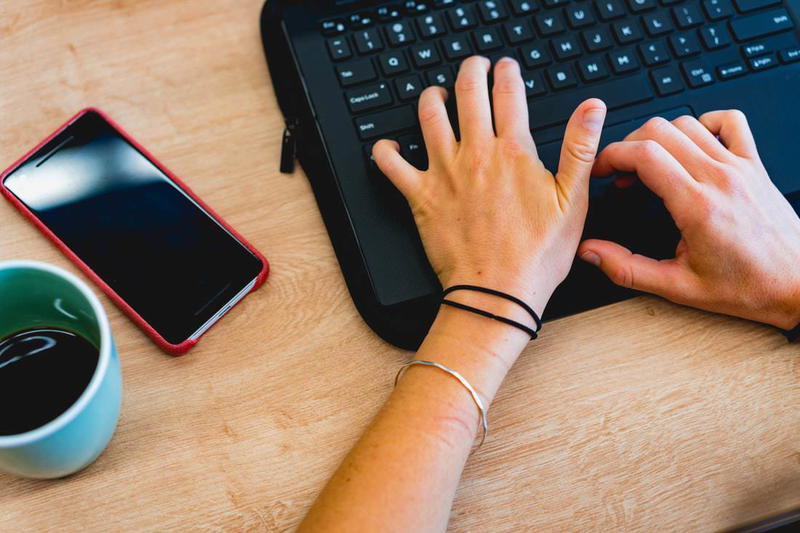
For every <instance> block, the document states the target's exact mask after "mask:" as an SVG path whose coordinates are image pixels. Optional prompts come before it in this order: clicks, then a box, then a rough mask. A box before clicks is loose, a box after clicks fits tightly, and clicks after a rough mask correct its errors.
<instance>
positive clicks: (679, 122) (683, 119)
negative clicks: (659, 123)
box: [672, 115, 697, 127]
mask: <svg viewBox="0 0 800 533" xmlns="http://www.w3.org/2000/svg"><path fill="white" fill-rule="evenodd" d="M695 122H697V119H696V118H694V117H693V116H691V115H681V116H679V117H678V118H676V119H675V120H673V121H672V123H673V124H675V125H676V126H678V127H691V126H694V124H695Z"/></svg>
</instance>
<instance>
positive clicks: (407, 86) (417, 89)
mask: <svg viewBox="0 0 800 533" xmlns="http://www.w3.org/2000/svg"><path fill="white" fill-rule="evenodd" d="M394 85H395V88H396V89H397V95H398V96H399V97H400V99H401V100H413V99H415V98H416V97H418V96H419V93H421V92H422V89H423V85H422V80H421V79H420V77H419V76H417V75H416V74H413V75H411V76H405V77H403V78H398V79H396V80H394Z"/></svg>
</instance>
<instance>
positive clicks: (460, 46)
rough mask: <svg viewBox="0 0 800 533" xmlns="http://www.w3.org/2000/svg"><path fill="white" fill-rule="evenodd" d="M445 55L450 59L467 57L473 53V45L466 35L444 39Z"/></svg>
mask: <svg viewBox="0 0 800 533" xmlns="http://www.w3.org/2000/svg"><path fill="white" fill-rule="evenodd" d="M442 48H443V49H444V55H445V57H447V59H449V60H450V61H453V60H456V59H461V58H462V57H467V56H468V55H470V54H471V53H472V46H471V45H470V44H469V40H467V38H466V37H464V36H460V35H456V36H453V37H447V38H445V39H443V40H442Z"/></svg>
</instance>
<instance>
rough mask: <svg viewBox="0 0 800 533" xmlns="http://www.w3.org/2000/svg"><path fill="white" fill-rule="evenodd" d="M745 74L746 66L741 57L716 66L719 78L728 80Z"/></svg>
mask: <svg viewBox="0 0 800 533" xmlns="http://www.w3.org/2000/svg"><path fill="white" fill-rule="evenodd" d="M745 74H747V67H746V66H745V64H744V63H743V62H742V60H741V59H737V60H736V61H734V62H733V63H727V64H725V65H720V66H718V67H717V76H719V79H721V80H730V79H733V78H738V77H739V76H744V75H745Z"/></svg>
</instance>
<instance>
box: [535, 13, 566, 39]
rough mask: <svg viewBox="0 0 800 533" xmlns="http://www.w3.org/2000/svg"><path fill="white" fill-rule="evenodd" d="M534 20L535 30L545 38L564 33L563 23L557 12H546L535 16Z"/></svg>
mask: <svg viewBox="0 0 800 533" xmlns="http://www.w3.org/2000/svg"><path fill="white" fill-rule="evenodd" d="M534 20H535V21H536V29H538V30H539V33H540V34H542V35H543V36H545V37H547V36H550V35H555V34H557V33H561V32H562V31H564V21H563V20H562V19H561V17H560V15H559V14H558V13H557V12H554V11H548V12H547V13H542V14H541V15H536V18H535V19H534Z"/></svg>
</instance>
